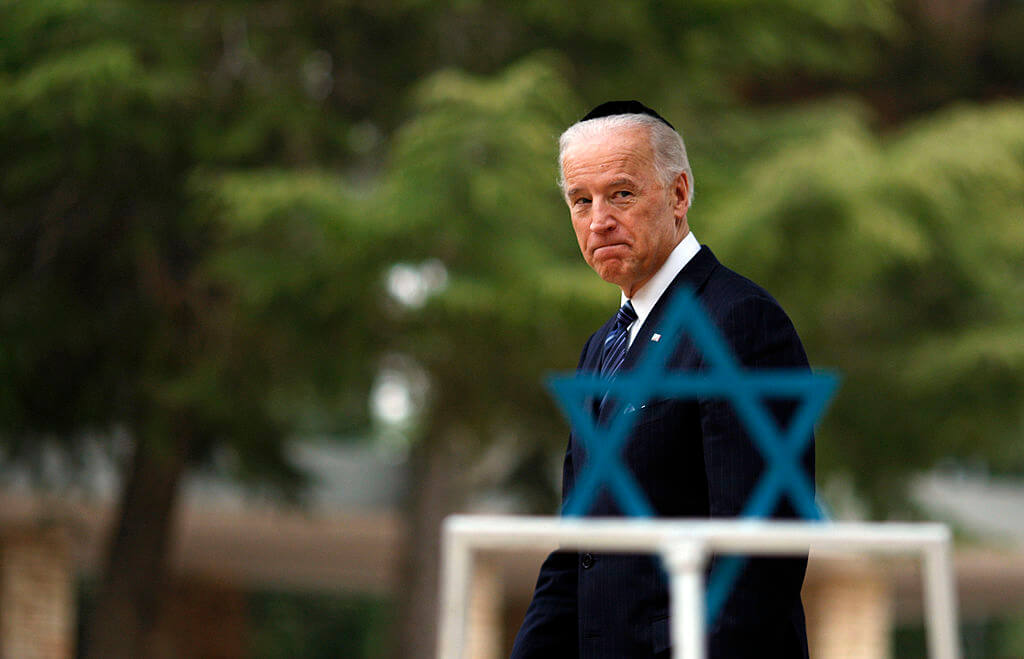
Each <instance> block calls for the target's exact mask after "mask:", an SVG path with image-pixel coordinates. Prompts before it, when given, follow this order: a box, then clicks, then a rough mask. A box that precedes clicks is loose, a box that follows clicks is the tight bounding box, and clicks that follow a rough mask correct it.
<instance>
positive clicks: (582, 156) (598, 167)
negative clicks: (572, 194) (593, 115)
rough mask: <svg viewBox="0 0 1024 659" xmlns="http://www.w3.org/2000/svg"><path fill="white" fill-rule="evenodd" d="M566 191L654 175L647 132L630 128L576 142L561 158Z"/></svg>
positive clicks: (580, 138)
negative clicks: (572, 188)
mask: <svg viewBox="0 0 1024 659" xmlns="http://www.w3.org/2000/svg"><path fill="white" fill-rule="evenodd" d="M562 174H563V176H564V178H565V182H566V185H567V187H573V184H577V185H579V184H582V185H595V184H600V183H601V182H602V181H603V180H605V179H612V178H616V177H620V176H628V177H634V178H649V177H652V176H653V175H654V154H653V152H652V150H651V143H650V138H649V136H648V129H647V128H645V127H643V126H629V127H625V128H618V129H613V130H610V131H607V132H604V133H601V134H598V135H592V136H584V137H579V138H577V139H576V141H575V142H573V143H572V145H570V146H569V148H567V149H566V150H565V151H564V152H563V154H562Z"/></svg>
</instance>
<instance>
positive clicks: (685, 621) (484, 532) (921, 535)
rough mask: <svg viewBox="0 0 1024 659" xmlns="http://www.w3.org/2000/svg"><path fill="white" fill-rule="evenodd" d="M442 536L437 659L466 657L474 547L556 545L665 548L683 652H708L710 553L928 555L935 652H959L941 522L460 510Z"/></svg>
mask: <svg viewBox="0 0 1024 659" xmlns="http://www.w3.org/2000/svg"><path fill="white" fill-rule="evenodd" d="M443 534H444V537H443V549H442V551H443V556H442V566H441V567H442V575H441V578H442V584H441V585H442V592H441V598H442V600H441V611H440V616H441V633H440V637H439V641H438V657H439V659H464V658H463V656H462V654H463V648H464V644H465V635H466V607H467V602H468V594H469V585H470V583H471V580H472V575H473V563H474V554H475V553H476V552H479V551H487V550H500V549H503V550H510V549H511V550H516V549H544V548H550V547H552V546H556V545H557V546H559V547H560V548H562V549H566V550H570V551H572V550H576V551H582V550H587V551H594V550H598V551H629V552H637V553H652V554H654V553H656V554H661V556H662V557H663V558H664V560H665V567H666V568H667V570H668V571H669V578H670V584H669V589H670V600H671V607H672V623H671V624H672V627H671V634H672V639H673V651H672V656H673V657H675V658H676V659H704V656H705V647H704V646H705V639H704V619H703V617H704V572H703V568H704V564H705V561H706V560H707V558H708V557H709V556H710V555H711V554H712V553H726V554H768V555H770V554H776V555H777V554H794V553H805V552H809V551H812V550H820V551H840V552H850V553H874V554H888V555H894V554H912V555H916V556H918V557H919V558H920V559H921V560H922V561H923V562H924V570H923V579H924V598H925V614H926V623H927V635H928V649H929V654H930V656H931V657H932V658H933V659H959V658H960V643H959V639H958V632H957V611H956V589H955V583H954V575H953V564H952V551H951V535H950V532H949V529H948V528H947V527H946V526H945V525H943V524H935V523H923V524H911V523H897V522H883V523H853V522H798V521H765V520H725V521H717V520H716V521H690V520H686V521H683V520H665V519H635V518H634V519H630V518H586V519H583V518H559V517H511V516H471V515H453V516H451V517H449V518H448V519H446V520H445V524H444V531H443Z"/></svg>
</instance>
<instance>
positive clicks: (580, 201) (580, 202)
mask: <svg viewBox="0 0 1024 659" xmlns="http://www.w3.org/2000/svg"><path fill="white" fill-rule="evenodd" d="M572 203H573V205H574V206H582V205H584V204H589V203H590V199H588V198H587V197H579V198H578V199H576V201H574V202H572Z"/></svg>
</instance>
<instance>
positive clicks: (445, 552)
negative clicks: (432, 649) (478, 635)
mask: <svg viewBox="0 0 1024 659" xmlns="http://www.w3.org/2000/svg"><path fill="white" fill-rule="evenodd" d="M450 526H451V518H449V519H448V520H446V521H445V525H444V530H443V531H442V552H441V555H442V556H443V562H442V564H441V620H442V621H443V622H442V625H441V629H440V634H439V636H438V643H437V656H438V657H440V658H443V659H460V657H462V650H463V647H464V646H465V643H466V599H467V597H468V596H469V584H470V582H471V581H472V579H473V554H472V553H471V548H470V545H469V544H468V543H467V542H466V541H465V539H464V538H463V537H462V536H461V535H459V534H457V533H454V532H453V531H452V529H451V528H449V527H450Z"/></svg>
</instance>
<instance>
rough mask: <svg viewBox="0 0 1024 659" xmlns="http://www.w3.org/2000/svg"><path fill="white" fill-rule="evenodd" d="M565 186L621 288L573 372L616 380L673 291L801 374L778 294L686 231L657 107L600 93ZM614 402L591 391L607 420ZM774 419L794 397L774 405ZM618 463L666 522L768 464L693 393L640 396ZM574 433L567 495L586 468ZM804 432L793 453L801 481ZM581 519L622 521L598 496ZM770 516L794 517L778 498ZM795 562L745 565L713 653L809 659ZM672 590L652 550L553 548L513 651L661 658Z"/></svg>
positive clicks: (686, 365)
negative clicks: (687, 292)
mask: <svg viewBox="0 0 1024 659" xmlns="http://www.w3.org/2000/svg"><path fill="white" fill-rule="evenodd" d="M559 161H560V165H561V172H562V180H561V185H562V190H563V193H564V197H565V201H566V203H567V204H568V206H569V214H570V217H571V219H572V225H573V229H574V230H575V232H576V238H577V240H578V241H579V246H580V251H581V252H582V253H583V258H584V259H585V260H586V262H587V264H588V265H590V267H591V268H593V269H594V271H596V272H597V274H598V275H600V277H601V278H602V279H604V280H605V281H607V282H609V283H612V284H615V285H616V286H618V287H619V288H620V289H621V291H622V306H621V308H620V309H619V310H618V312H617V313H616V314H615V315H614V316H613V317H612V318H611V319H609V321H608V322H607V323H605V324H604V326H602V327H601V328H600V329H598V330H597V331H596V332H595V333H594V334H593V335H592V336H591V337H590V339H589V340H588V341H587V343H586V345H585V346H584V348H583V353H582V355H581V357H580V362H579V366H578V369H579V371H580V372H597V373H601V374H602V375H604V376H606V377H614V374H615V373H616V372H617V371H619V370H623V371H625V370H628V369H630V368H631V366H632V365H633V364H634V363H636V361H637V359H638V357H639V355H640V354H641V353H642V352H643V350H644V347H645V346H646V345H647V344H648V343H649V342H651V341H652V340H658V338H660V337H658V338H656V337H657V334H656V333H655V330H656V329H657V328H658V322H659V319H660V318H661V317H662V316H663V315H664V314H665V312H666V306H667V304H668V301H669V300H670V299H671V298H672V293H673V292H674V291H675V290H676V289H677V288H678V287H681V286H686V287H689V288H690V289H691V290H692V291H693V292H694V293H695V295H696V296H697V299H698V300H699V301H700V302H701V304H702V305H703V307H704V308H705V310H706V311H707V314H708V316H709V317H710V319H711V320H712V321H713V322H714V323H715V325H716V326H717V328H718V330H719V332H720V333H721V334H722V336H723V337H724V338H725V339H726V340H727V341H728V343H729V345H730V346H731V348H732V350H733V352H734V353H735V355H736V358H737V360H739V361H740V362H741V363H742V364H743V365H744V366H745V367H746V368H804V369H806V368H807V357H806V355H805V354H804V350H803V347H802V346H801V344H800V339H799V338H798V337H797V334H796V331H795V330H794V328H793V325H792V323H790V321H789V319H788V318H787V316H786V314H785V312H783V310H782V309H781V308H780V307H779V305H778V303H777V302H776V301H775V300H774V299H773V298H772V297H771V296H770V295H769V294H768V293H767V292H765V291H764V289H762V288H761V287H759V286H757V285H756V284H754V283H753V282H751V281H749V280H748V279H745V278H743V277H741V276H740V275H738V274H736V273H735V272H733V271H731V270H729V269H728V268H726V267H725V266H723V265H722V264H720V263H719V262H718V260H717V259H716V258H715V256H714V255H713V254H712V253H711V250H710V249H708V248H707V247H706V246H701V245H700V243H698V242H697V238H696V237H695V236H694V235H693V233H692V232H691V231H690V227H689V224H688V221H687V213H688V211H689V209H690V202H691V201H692V199H693V174H692V173H691V170H690V165H689V162H688V160H687V157H686V148H685V146H684V145H683V140H682V138H681V137H680V136H679V134H678V133H677V132H676V131H675V129H674V128H673V127H672V125H671V124H669V123H668V122H667V121H666V120H665V119H663V118H662V117H661V116H660V115H658V113H656V112H655V111H654V110H651V109H650V108H648V107H646V106H644V105H643V104H641V103H638V102H636V101H612V102H609V103H604V104H602V105H600V106H598V107H597V108H595V109H594V110H592V111H591V112H590V113H589V114H587V115H586V116H585V117H584V118H583V119H582V120H580V121H579V122H578V123H576V124H574V125H572V126H571V127H569V129H568V130H566V131H565V133H564V134H563V135H562V137H561V140H560V154H559ZM669 338H670V340H678V341H679V344H678V348H677V349H676V351H675V352H674V353H673V358H672V363H671V367H672V368H673V369H679V370H700V369H702V368H703V367H704V365H703V361H702V355H701V354H700V353H699V351H698V350H697V349H696V347H695V346H694V345H693V344H692V343H691V342H690V341H689V339H688V338H687V337H669ZM615 408H616V404H615V402H614V401H608V400H595V401H594V404H593V413H594V414H595V415H596V417H597V419H598V422H599V423H607V419H608V417H609V416H610V415H611V414H615V413H616V410H615ZM772 410H773V413H774V414H776V416H777V417H778V418H779V419H780V421H784V420H785V418H786V415H787V414H788V413H789V412H790V411H791V406H786V405H779V404H777V403H776V404H773V407H772ZM638 413H639V414H641V415H642V416H641V417H640V418H639V419H638V421H637V423H636V424H635V426H634V429H633V430H632V433H631V435H630V437H629V440H628V443H627V444H626V446H625V448H624V449H623V452H622V461H623V463H624V464H625V465H626V467H627V468H628V469H629V470H630V471H631V472H632V475H633V476H634V477H635V479H636V481H637V483H639V485H640V487H641V488H642V489H643V491H644V494H645V496H646V498H647V499H648V501H649V503H650V505H651V506H652V507H653V509H654V511H655V513H656V514H657V515H658V516H662V517H697V518H707V517H735V516H737V515H739V514H740V513H741V511H742V508H743V506H744V504H745V503H746V501H747V498H748V496H749V495H750V493H751V491H752V490H753V488H754V486H755V484H756V483H757V481H758V478H759V476H760V475H761V472H762V470H763V468H764V464H763V460H762V457H761V456H760V454H759V452H758V451H757V449H756V448H755V447H754V445H753V444H752V442H751V440H750V438H749V437H748V435H747V433H746V430H745V429H744V427H743V425H742V424H741V423H740V421H739V419H738V418H737V416H736V414H735V412H734V411H733V410H732V408H731V406H730V405H729V403H728V402H726V401H723V400H720V399H713V398H699V399H695V400H669V399H661V400H656V401H649V403H648V404H647V405H646V406H644V407H643V408H642V409H641V410H640V411H639V412H638ZM586 459H587V456H586V451H585V447H584V446H583V445H582V444H581V443H580V442H579V441H577V439H576V438H575V437H574V436H573V435H570V437H569V446H568V449H567V451H566V454H565V463H564V467H563V476H562V497H563V502H564V501H565V498H566V496H567V495H568V494H569V492H570V491H571V490H572V488H573V484H574V482H575V479H576V476H577V474H578V473H579V471H580V469H581V467H582V466H583V465H584V463H585V462H586ZM813 462H814V458H813V442H812V444H811V448H810V449H808V452H807V454H806V456H805V459H804V463H805V465H806V468H807V470H808V474H809V476H810V477H811V478H813ZM588 514H589V515H595V516H616V515H622V514H623V511H622V510H620V509H619V507H618V505H617V503H616V501H615V500H614V498H613V497H611V496H610V495H609V493H608V492H607V491H602V492H601V493H600V494H599V495H598V496H597V497H596V499H595V500H594V503H593V504H592V506H591V508H590V510H589V511H588ZM775 515H776V516H779V517H788V516H794V513H793V510H792V508H791V506H789V505H788V504H781V505H780V506H779V508H778V510H776V511H775ZM805 567H806V560H805V559H804V558H800V557H797V558H785V559H763V558H760V559H752V560H751V561H749V562H748V563H747V565H746V567H745V568H744V571H743V573H742V574H741V576H740V577H739V578H738V579H737V581H736V582H735V587H734V589H733V591H732V594H731V595H730V597H729V600H728V601H727V603H726V604H725V606H724V607H723V609H722V611H721V612H720V614H719V616H718V617H717V619H716V621H715V622H714V624H713V625H712V626H711V628H710V629H709V631H708V651H709V656H710V657H712V659H736V658H742V657H759V658H760V657H794V658H799V657H806V656H807V635H806V630H805V626H804V614H803V607H802V605H801V602H800V587H801V585H802V583H803V576H804V569H805ZM669 654H670V648H669V621H668V593H667V584H666V580H665V576H664V574H663V573H662V571H661V569H660V566H659V564H658V562H657V559H655V558H653V557H649V556H631V555H610V554H609V555H606V554H592V553H589V552H580V553H575V552H572V553H570V552H555V553H553V554H552V555H551V556H549V557H548V558H547V560H546V561H545V562H544V564H543V566H542V567H541V571H540V576H539V578H538V580H537V586H536V590H535V592H534V596H533V601H532V602H531V604H530V607H529V609H528V611H527V614H526V618H525V620H524V621H523V625H522V627H521V628H520V630H519V634H518V635H517V637H516V641H515V647H514V649H513V652H512V656H513V658H514V659H526V658H532V657H538V658H540V657H543V658H548V657H557V658H563V657H586V658H603V657H607V658H609V659H610V658H630V659H634V658H637V657H663V656H664V657H667V656H669Z"/></svg>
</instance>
